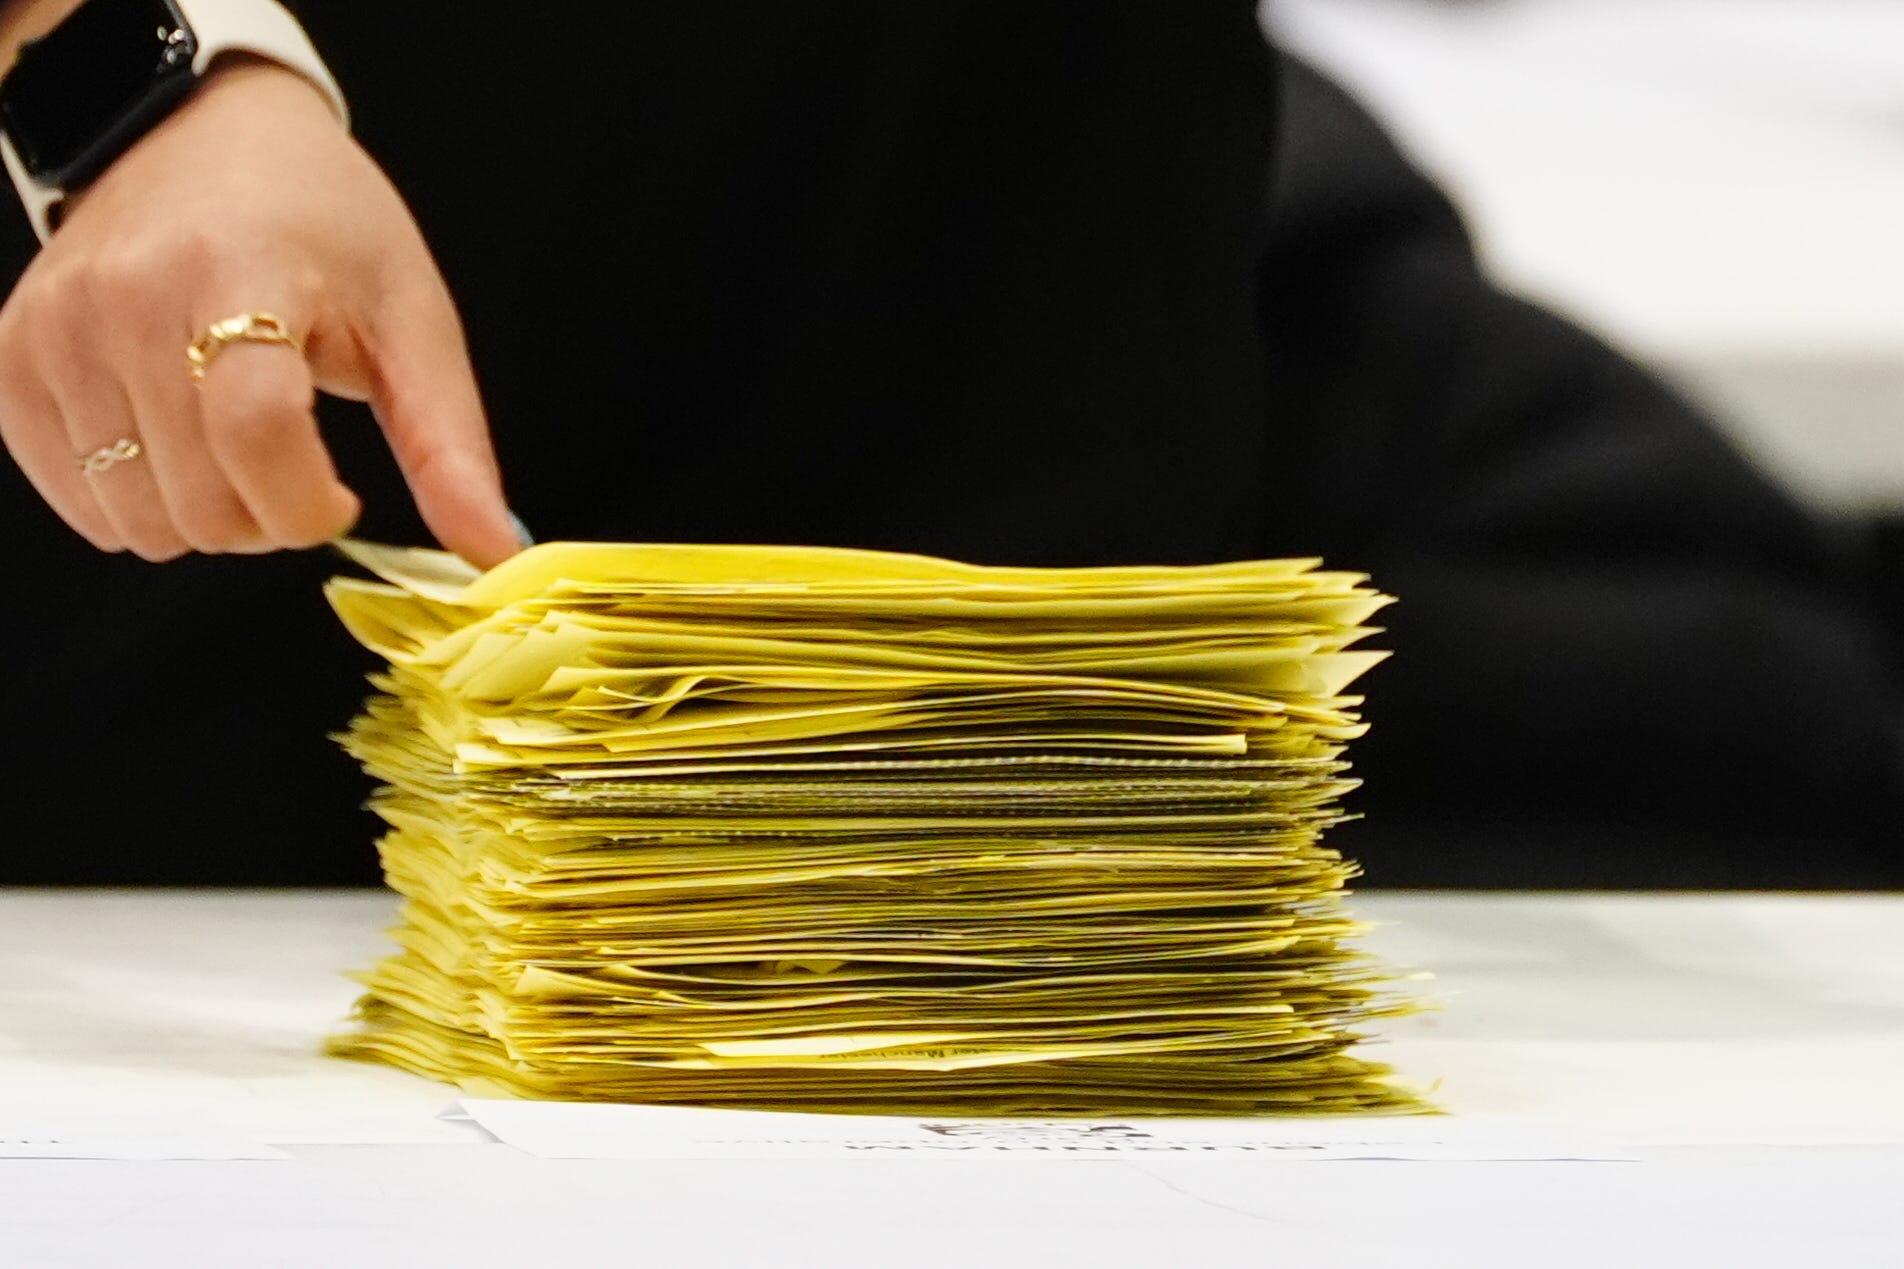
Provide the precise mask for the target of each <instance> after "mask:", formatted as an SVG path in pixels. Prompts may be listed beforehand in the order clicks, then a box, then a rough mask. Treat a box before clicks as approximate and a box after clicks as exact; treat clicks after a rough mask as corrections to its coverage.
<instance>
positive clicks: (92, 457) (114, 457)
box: [79, 436, 145, 476]
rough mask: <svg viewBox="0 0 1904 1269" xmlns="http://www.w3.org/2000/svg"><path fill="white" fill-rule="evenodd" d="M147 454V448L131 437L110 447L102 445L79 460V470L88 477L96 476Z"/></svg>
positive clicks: (119, 440) (122, 439)
mask: <svg viewBox="0 0 1904 1269" xmlns="http://www.w3.org/2000/svg"><path fill="white" fill-rule="evenodd" d="M143 453H145V446H143V445H141V444H139V442H137V441H135V440H133V439H132V438H131V437H130V436H125V437H121V438H120V439H118V440H116V441H114V442H113V443H112V444H110V445H102V446H101V447H99V448H98V449H96V450H94V451H93V452H92V453H90V454H88V455H86V457H84V458H82V459H80V460H79V469H80V470H81V471H83V472H85V473H86V474H87V475H88V476H96V475H98V474H99V473H100V472H102V471H105V470H106V469H107V468H108V467H117V466H118V465H119V464H120V463H129V462H131V461H132V460H133V459H135V458H137V457H138V456H139V455H141V454H143Z"/></svg>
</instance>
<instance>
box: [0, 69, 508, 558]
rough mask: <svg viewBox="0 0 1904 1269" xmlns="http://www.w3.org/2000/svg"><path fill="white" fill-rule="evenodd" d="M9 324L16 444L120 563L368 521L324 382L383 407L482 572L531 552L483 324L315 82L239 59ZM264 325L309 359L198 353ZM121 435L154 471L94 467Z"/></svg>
mask: <svg viewBox="0 0 1904 1269" xmlns="http://www.w3.org/2000/svg"><path fill="white" fill-rule="evenodd" d="M66 212H67V214H66V217H65V220H64V222H63V223H62V226H61V228H60V229H59V231H58V232H57V233H55V234H54V235H53V238H52V241H51V242H50V243H48V244H47V246H46V248H45V249H44V250H43V251H42V252H41V253H40V255H39V256H38V258H36V259H35V260H34V261H33V263H32V265H31V266H30V267H29V268H28V269H27V271H26V273H25V274H24V275H23V276H22V278H21V279H20V282H19V285H18V286H16V287H15V289H14V292H13V294H12V296H11V297H10V298H9V299H8V300H7V302H6V305H5V307H4V309H0V437H4V439H5V442H6V446H7V448H8V450H9V451H11V453H12V454H13V457H14V459H15V461H17V462H18V463H19V465H20V467H21V469H22V470H23V471H24V472H25V473H26V475H27V477H28V479H30V480H31V481H32V482H33V485H34V487H35V488H36V489H37V490H38V491H39V492H40V494H41V496H43V497H44V498H45V499H46V501H47V502H48V503H49V504H51V506H52V507H53V509H54V510H55V511H57V512H58V513H59V515H60V517H61V518H62V519H64V520H65V521H66V523H67V524H69V525H71V526H72V527H73V528H74V529H75V530H77V531H78V532H79V533H80V534H81V535H83V536H84V537H85V538H86V539H87V540H88V541H90V542H92V543H93V544H94V545H95V546H98V547H99V548H101V549H102V550H107V551H120V550H130V551H132V552H134V553H135V554H137V555H139V556H141V557H142V558H144V559H148V560H155V561H157V560H168V559H172V558H175V557H177V556H180V555H183V554H185V553H187V552H188V551H204V552H246V553H259V552H265V551H272V550H277V549H280V548H285V547H304V546H312V545H315V544H317V543H320V542H323V541H325V540H326V539H328V538H331V537H333V536H335V535H336V534H338V533H341V532H343V531H344V530H346V529H347V528H349V527H350V525H351V524H352V523H353V522H354V521H355V520H356V518H357V514H358V511H359V504H358V501H357V497H356V495H355V494H353V493H352V492H351V491H350V490H349V489H348V488H346V487H345V486H344V485H343V484H342V482H341V481H339V479H338V476H337V471H336V467H335V465H334V464H333V463H332V461H331V457H330V455H329V453H328V452H326V450H325V448H324V443H323V439H322V437H321V436H320V435H319V433H318V429H317V423H316V419H315V417H314V415H313V410H312V407H313V404H314V400H315V390H317V389H321V390H323V391H325V392H330V393H334V394H336V395H339V396H344V397H349V398H352V399H354V400H360V401H368V402H369V403H370V405H371V408H372V410H373V411H374V413H375V415H376V418H377V421H378V424H379V426H380V427H381V428H382V429H383V432H384V434H385V436H386V438H387V439H388V441H389V444H390V447H391V449H392V451H393V452H394V453H395V455H396V457H397V461H398V464H399V465H400V466H401V468H402V470H403V473H404V477H405V479H406V480H407V481H408V482H409V486H410V490H411V492H412V494H413V496H414V497H415V498H416V502H417V507H418V509H419V510H420V511H421V512H422V514H423V519H424V522H425V523H426V524H428V525H429V527H430V530H431V532H433V533H434V534H435V535H436V537H437V539H438V540H439V541H441V542H442V543H443V544H444V545H445V546H447V547H449V548H450V549H451V550H454V551H456V552H457V553H459V554H461V555H462V556H464V557H465V558H467V559H468V560H470V561H471V562H472V563H474V564H477V565H479V566H482V567H487V566H489V565H491V564H494V563H496V562H498V561H500V560H502V559H504V558H506V557H507V556H509V555H512V554H514V553H515V552H516V551H517V550H519V549H520V548H521V546H522V543H521V542H520V541H519V540H518V537H517V530H516V529H515V528H514V526H513V524H512V520H511V517H510V513H509V510H508V507H507V505H506V503H505V501H504V498H503V493H502V483H501V478H500V476H499V474H498V472H497V468H496V460H495V454H494V450H493V449H492V447H491V444H490V440H489V432H488V426H487V424H486V422H485V421H484V417H483V409H482V402H481V400H480V398H479V396H478V393H477V389H476V383H475V378H474V375H473V374H472V372H471V370H470V366H469V357H468V352H467V350H466V347H465V345H464V341H463V334H462V328H461V324H460V322H459V320H458V318H457V314H456V309H455V306H454V304H453V303H452V301H451V299H450V295H449V291H448V289H447V288H446V286H445V285H444V282H443V279H442V275H441V274H440V273H439V272H438V271H437V268H436V265H435V263H434V261H433V260H432V259H431V257H430V254H429V250H428V248H427V247H426V246H425V244H424V242H423V238H422V235H421V233H420V232H419V231H418V229H417V226H416V222H415V221H414V220H413V219H412V217H411V216H410V214H409V211H408V210H407V208H405V206H404V204H403V201H402V199H401V198H400V196H399V195H398V194H397V192H396V190H395V189H394V188H392V186H391V184H390V182H389V180H388V179H387V178H386V177H385V176H384V174H383V173H382V171H381V170H379V169H378V167H377V166H376V164H375V163H374V162H373V161H372V160H371V159H370V158H369V156H367V155H366V154H365V153H364V152H363V150H362V149H360V148H359V147H358V146H357V145H356V144H355V143H354V142H353V141H352V140H351V139H350V137H349V136H348V135H347V134H346V132H345V131H344V129H343V128H342V127H340V126H339V124H338V122H337V119H336V117H335V116H334V115H333V114H332V113H331V110H330V106H329V104H328V103H327V102H326V101H325V100H324V98H323V97H322V96H320V95H319V94H318V92H317V91H316V90H315V89H314V88H312V87H311V86H310V85H309V84H308V83H306V82H305V81H304V80H303V79H302V78H300V77H298V76H297V75H295V74H293V73H292V72H290V71H286V70H284V69H282V68H280V67H277V66H275V65H272V64H269V63H263V62H253V61H246V60H242V59H239V60H234V61H230V62H221V63H219V64H218V65H217V66H216V67H215V68H214V69H213V71H212V73H211V74H210V75H209V76H208V77H207V78H206V79H205V81H204V82H203V83H201V84H200V85H199V86H198V88H197V89H196V90H195V91H194V93H193V95H192V96H191V97H190V98H188V99H187V100H186V102H185V103H184V104H183V105H182V106H181V107H180V108H179V109H178V110H177V111H176V112H174V113H173V114H172V115H171V116H170V117H169V118H168V119H166V120H165V121H164V122H163V123H161V124H160V125H159V126H158V127H157V128H155V129H154V130H153V131H152V132H150V133H149V134H147V135H146V136H145V137H144V138H142V139H141V140H140V141H139V142H138V143H137V144H135V145H134V146H133V147H132V148H131V149H130V150H128V151H127V152H126V153H125V154H124V155H122V156H121V157H120V158H119V160H118V161H117V162H115V163H114V164H113V165H112V166H111V167H110V168H108V169H107V170H106V172H105V173H104V174H103V175H102V176H101V177H100V178H99V179H98V180H97V181H96V182H95V183H94V184H93V185H91V186H90V187H89V188H87V190H86V191H85V192H84V193H83V195H82V196H81V197H80V198H79V199H78V200H77V201H76V202H69V203H68V205H67V208H66ZM245 312H265V313H271V314H274V315H276V316H277V317H279V318H281V319H282V320H283V322H284V324H285V325H286V326H287V327H288V328H289V330H290V331H291V332H292V333H293V334H294V335H296V336H298V337H299V338H300V339H301V341H302V348H303V355H302V356H299V355H298V354H297V352H296V351H294V350H293V349H292V348H288V347H285V346H281V345H271V344H265V343H248V342H241V343H232V344H229V345H227V346H226V347H225V348H224V349H223V350H222V351H221V352H220V353H219V355H218V356H217V357H216V358H215V359H214V360H213V361H212V363H211V364H210V365H209V366H208V367H207V368H206V373H205V377H204V380H203V382H202V383H199V384H196V385H195V384H194V383H193V381H192V378H191V375H190V373H189V367H188V364H187V361H186V357H185V349H186V347H187V346H188V345H189V344H190V343H191V342H192V341H193V340H195V339H197V338H198V337H199V336H200V335H202V334H203V333H204V332H205V330H206V329H207V328H208V327H209V326H210V325H211V324H212V323H213V322H216V321H219V320H222V319H225V318H228V317H233V316H236V315H238V314H241V313H245ZM122 439H130V440H136V442H137V443H138V445H139V447H140V451H141V452H140V454H139V456H138V457H137V458H136V459H132V460H130V461H121V462H117V463H113V464H111V465H110V466H107V467H105V468H104V469H101V470H96V471H93V472H84V471H82V470H81V460H82V459H83V458H84V457H85V456H86V455H88V454H92V453H94V452H95V451H98V450H100V449H102V448H108V447H111V446H113V445H114V444H115V443H117V442H119V441H120V440H122Z"/></svg>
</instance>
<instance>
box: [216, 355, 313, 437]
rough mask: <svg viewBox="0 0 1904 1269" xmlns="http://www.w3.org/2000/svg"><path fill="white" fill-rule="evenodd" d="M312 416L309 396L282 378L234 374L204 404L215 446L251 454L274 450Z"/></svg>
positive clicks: (281, 376)
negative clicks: (287, 434) (286, 434)
mask: <svg viewBox="0 0 1904 1269" xmlns="http://www.w3.org/2000/svg"><path fill="white" fill-rule="evenodd" d="M309 413H310V396H309V393H307V392H305V391H304V390H302V388H301V387H300V386H299V385H298V384H297V383H296V381H295V380H293V379H291V378H289V377H288V376H283V375H258V374H250V375H242V376H241V375H232V376H231V377H230V380H229V381H228V382H221V383H220V384H219V385H218V388H217V392H216V395H215V398H214V396H213V395H211V394H208V395H207V399H206V402H205V426H206V430H207V433H208V435H209V436H210V438H211V440H212V443H213V444H214V446H217V447H219V448H221V449H223V450H225V451H227V452H235V453H239V454H252V453H256V452H257V451H259V450H265V449H272V448H275V447H276V446H277V445H278V443H279V442H280V441H281V439H282V437H283V436H284V434H285V432H286V431H287V430H289V429H290V428H293V427H296V426H299V425H300V424H302V422H303V421H304V419H305V417H306V415H308V414H309Z"/></svg>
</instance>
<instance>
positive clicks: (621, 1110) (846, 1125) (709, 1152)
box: [461, 1097, 1633, 1161]
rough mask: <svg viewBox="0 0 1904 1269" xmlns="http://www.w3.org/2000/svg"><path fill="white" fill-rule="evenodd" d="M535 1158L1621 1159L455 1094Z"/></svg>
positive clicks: (1440, 1132)
mask: <svg viewBox="0 0 1904 1269" xmlns="http://www.w3.org/2000/svg"><path fill="white" fill-rule="evenodd" d="M461 1105H462V1107H463V1109H464V1110H465V1111H466V1112H467V1113H468V1114H469V1116H470V1118H471V1119H473V1120H474V1121H475V1122H476V1123H477V1124H479V1125H481V1126H482V1128H483V1129H484V1130H486V1131H487V1132H489V1133H491V1134H493V1135H494V1136H495V1137H496V1138H497V1139H498V1140H500V1141H502V1142H503V1143H504V1144H506V1145H510V1146H513V1147H515V1148H516V1149H518V1150H521V1151H523V1152H525V1153H527V1154H531V1155H535V1156H537V1157H539V1158H545V1159H854V1158H858V1159H864V1158H882V1159H883V1158H904V1157H908V1156H910V1157H915V1158H941V1159H942V1158H961V1157H963V1158H999V1157H1018V1158H1026V1159H1046V1160H1050V1159H1218V1158H1231V1159H1258V1160H1261V1159H1305V1160H1306V1159H1419V1160H1441V1161H1463V1160H1467V1161H1481V1160H1546V1159H1567V1160H1630V1159H1632V1158H1633V1155H1631V1154H1629V1153H1628V1152H1626V1151H1624V1150H1621V1149H1619V1148H1618V1147H1614V1146H1611V1145H1609V1144H1607V1143H1605V1142H1595V1141H1587V1140H1582V1139H1579V1138H1576V1137H1572V1136H1570V1135H1563V1134H1560V1133H1554V1132H1546V1131H1542V1130H1540V1129H1537V1128H1532V1127H1529V1126H1527V1125H1517V1124H1502V1123H1488V1122H1477V1121H1473V1120H1466V1121H1464V1120H1461V1119H1458V1118H1454V1117H1451V1116H1427V1115H1424V1116H1395V1117H1380V1118H1377V1117H1361V1118H1337V1119H1115V1120H1113V1119H957V1118H930V1119H910V1118H904V1117H898V1116H883V1115H810V1114H798V1113H793V1112H782V1111H744V1110H709V1109H704V1108H700V1107H680V1106H623V1105H605V1104H600V1103H583V1102H534V1101H494V1100H488V1099H484V1098H467V1097H466V1098H464V1099H463V1100H462V1102H461Z"/></svg>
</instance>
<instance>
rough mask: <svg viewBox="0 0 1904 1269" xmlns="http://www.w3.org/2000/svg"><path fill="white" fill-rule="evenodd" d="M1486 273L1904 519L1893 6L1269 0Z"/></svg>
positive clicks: (1804, 465)
mask: <svg viewBox="0 0 1904 1269" xmlns="http://www.w3.org/2000/svg"><path fill="white" fill-rule="evenodd" d="M1265 20H1266V22H1267V23H1268V25H1269V26H1270V28H1271V29H1272V30H1274V31H1276V33H1277V35H1278V37H1279V38H1280V40H1281V41H1282V42H1283V43H1284V45H1285V46H1286V47H1289V48H1292V49H1294V50H1296V51H1297V52H1299V53H1301V54H1303V55H1305V56H1307V57H1309V58H1310V60H1312V61H1314V62H1316V63H1318V64H1319V65H1321V66H1322V67H1324V68H1325V69H1327V70H1328V71H1330V72H1331V73H1333V74H1334V75H1335V77H1336V78H1337V79H1339V80H1341V81H1342V82H1344V83H1345V84H1347V85H1348V86H1349V87H1350V88H1351V89H1353V90H1354V91H1356V92H1357V94H1358V95H1359V96H1360V97H1361V98H1362V99H1363V101H1364V102H1365V103H1366V104H1368V105H1369V106H1370V107H1371V108H1372V109H1373V110H1374V111H1375V112H1376V113H1377V114H1378V115H1380V116H1381V117H1382V119H1383V120H1384V122H1385V123H1386V124H1387V125H1388V127H1389V128H1390V129H1391V131H1392V132H1393V133H1394V134H1395V135H1396V136H1398V137H1399V138H1400V139H1401V141H1402V143H1403V144H1404V145H1405V146H1406V147H1407V148H1408V150H1409V151H1410V152H1411V153H1412V154H1413V155H1414V157H1415V158H1416V160H1417V161H1418V162H1420V163H1421V164H1423V165H1424V166H1425V167H1426V168H1428V170H1429V171H1431V172H1432V173H1434V174H1435V175H1436V177H1437V178H1438V179H1440V180H1441V181H1442V182H1443V184H1444V186H1445V187H1446V188H1447V189H1449V191H1450V192H1451V193H1452V194H1453V195H1454V196H1455V198H1456V200H1457V201H1458V202H1459V203H1460V204H1461V206H1462V209H1463V211H1464V212H1465V213H1466V214H1467V216H1468V219H1469V224H1470V226H1471V227H1472V228H1473V230H1474V232H1475V235H1476V238H1477V241H1478V243H1479V246H1480V249H1481V252H1482V256H1483V258H1484V260H1485V261H1486V262H1487V264H1488V265H1489V267H1490V268H1491V269H1492V270H1493V272H1494V274H1495V275H1496V277H1498V278H1499V279H1500V280H1501V281H1502V282H1503V283H1504V284H1505V285H1507V286H1508V287H1510V288H1511V289H1513V290H1515V291H1518V292H1520V293H1522V294H1525V295H1528V296H1530V297H1532V298H1535V299H1538V300H1540V301H1542V302H1545V303H1547V304H1550V305H1552V306H1554V307H1556V308H1559V309H1560V310H1562V311H1564V312H1567V313H1569V314H1570V315H1572V316H1574V317H1576V318H1578V319H1580V320H1582V321H1584V322H1585V323H1586V324H1588V325H1589V326H1591V327H1593V328H1594V329H1595V330H1596V331H1598V332H1599V333H1600V334H1602V335H1603V336H1606V337H1607V338H1609V339H1611V340H1612V341H1613V342H1615V343H1616V344H1619V345H1620V346H1622V347H1624V348H1625V349H1626V350H1627V351H1629V352H1631V353H1633V354H1635V355H1636V356H1638V357H1640V358H1641V359H1643V360H1645V361H1647V362H1649V363H1651V364H1652V365H1654V366H1656V367H1657V368H1659V369H1660V370H1661V371H1662V372H1664V373H1665V374H1666V375H1667V376H1668V377H1669V378H1671V379H1673V380H1674V381H1676V382H1677V383H1678V384H1679V386H1680V387H1681V388H1682V389H1684V390H1686V391H1687V392H1689V393H1690V394H1691V395H1692V396H1693V397H1695V398H1696V399H1699V400H1701V401H1703V402H1705V403H1706V404H1708V405H1709V406H1710V407H1711V408H1712V409H1713V410H1714V411H1715V412H1716V413H1717V414H1718V415H1719V416H1720V418H1721V421H1722V422H1724V423H1725V424H1726V426H1727V428H1728V430H1729V431H1731V432H1732V434H1733V435H1734V437H1735V438H1736V439H1737V441H1738V442H1739V444H1740V445H1741V446H1742V448H1744V449H1745V450H1746V451H1747V452H1748V453H1750V454H1752V455H1753V456H1754V457H1756V458H1758V459H1759V460H1760V461H1761V462H1763V463H1764V464H1765V465H1766V466H1768V467H1769V468H1771V469H1772V470H1773V471H1774V472H1776V473H1777V474H1778V475H1779V476H1781V477H1782V478H1783V479H1784V480H1785V482H1786V483H1787V484H1788V485H1790V486H1791V487H1792V488H1794V489H1795V490H1796V491H1797V492H1799V493H1800V494H1801V495H1803V496H1805V497H1806V498H1807V499H1809V500H1810V501H1811V502H1813V503H1814V504H1815V505H1817V506H1819V507H1821V508H1824V509H1826V510H1830V511H1845V512H1863V511H1877V512H1890V513H1896V512H1899V511H1904V0H1269V2H1268V4H1267V5H1266V8H1265Z"/></svg>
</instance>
